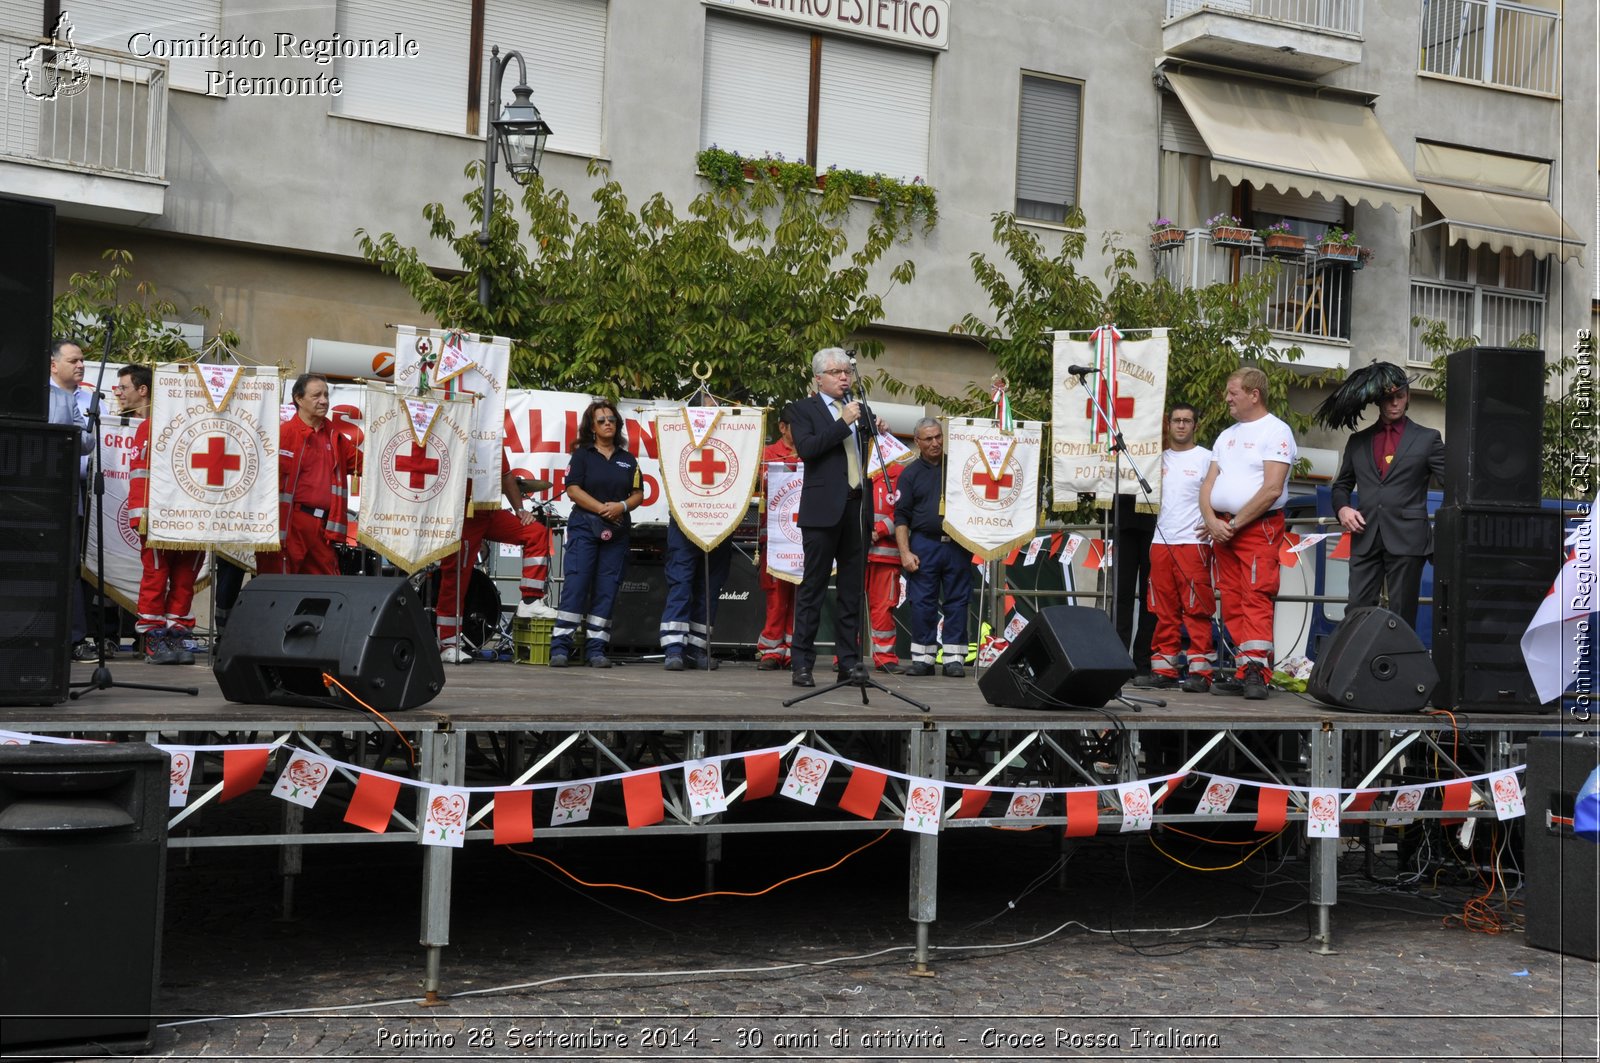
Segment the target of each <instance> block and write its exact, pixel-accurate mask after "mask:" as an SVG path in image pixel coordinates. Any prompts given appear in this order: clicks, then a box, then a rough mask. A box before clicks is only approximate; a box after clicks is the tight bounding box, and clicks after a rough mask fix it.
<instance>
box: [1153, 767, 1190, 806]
mask: <svg viewBox="0 0 1600 1063" xmlns="http://www.w3.org/2000/svg"><path fill="white" fill-rule="evenodd" d="M1186 778H1188V774H1187V773H1185V774H1183V775H1180V776H1178V777H1177V778H1176V779H1168V780H1167V792H1166V793H1164V794H1162V795H1161V796H1160V797H1159V798H1157V799H1156V801H1155V806H1156V807H1157V808H1160V807H1161V806H1162V805H1164V804H1166V803H1167V798H1169V797H1171V796H1172V795H1173V794H1175V793H1177V792H1178V784H1179V783H1181V782H1183V780H1184V779H1186Z"/></svg>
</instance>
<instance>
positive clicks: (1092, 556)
mask: <svg viewBox="0 0 1600 1063" xmlns="http://www.w3.org/2000/svg"><path fill="white" fill-rule="evenodd" d="M1084 545H1085V546H1087V547H1088V548H1089V553H1088V556H1086V557H1085V558H1084V559H1083V567H1084V568H1087V569H1090V570H1093V569H1097V568H1099V567H1100V566H1101V565H1103V564H1105V563H1106V541H1105V540H1104V539H1090V540H1088V541H1087V542H1086V543H1084Z"/></svg>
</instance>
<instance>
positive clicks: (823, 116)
mask: <svg viewBox="0 0 1600 1063" xmlns="http://www.w3.org/2000/svg"><path fill="white" fill-rule="evenodd" d="M819 89H820V91H819V93H818V100H817V161H816V166H817V169H819V170H826V169H827V168H828V167H829V166H837V167H839V168H840V169H842V170H860V171H862V172H863V173H881V174H883V175H885V176H886V177H895V178H899V179H900V180H902V181H910V180H911V179H912V178H914V177H923V176H925V175H926V174H927V172H928V118H929V107H930V106H931V104H930V100H931V98H932V95H933V56H931V55H928V54H926V53H923V52H912V51H907V50H905V49H896V48H882V47H876V46H874V45H870V44H861V43H858V42H856V41H847V40H841V39H838V38H833V37H826V38H824V39H823V41H822V80H821V81H820V82H819Z"/></svg>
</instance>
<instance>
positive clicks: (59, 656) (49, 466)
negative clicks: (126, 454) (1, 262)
mask: <svg viewBox="0 0 1600 1063" xmlns="http://www.w3.org/2000/svg"><path fill="white" fill-rule="evenodd" d="M3 257H5V256H4V255H0V258H3ZM4 331H5V330H4V329H0V334H3V333H4ZM41 386H42V385H41ZM77 465H78V431H77V429H75V428H73V427H72V426H71V425H56V424H46V423H44V422H42V421H0V705H56V704H59V703H60V702H63V701H65V700H66V699H67V684H68V682H69V681H70V679H71V667H72V666H71V659H70V656H69V655H70V654H71V652H72V646H71V633H72V630H71V629H72V605H71V598H70V597H69V595H70V594H71V590H72V585H73V583H74V581H76V580H77V578H78V521H77V512H78V502H77V488H78V469H77Z"/></svg>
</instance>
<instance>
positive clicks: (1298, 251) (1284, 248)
mask: <svg viewBox="0 0 1600 1063" xmlns="http://www.w3.org/2000/svg"><path fill="white" fill-rule="evenodd" d="M1261 245H1262V247H1263V249H1265V251H1266V252H1267V254H1269V255H1287V256H1296V255H1303V254H1305V251H1306V238H1305V237H1304V236H1301V235H1299V234H1298V233H1285V232H1268V233H1264V234H1262V237H1261Z"/></svg>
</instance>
